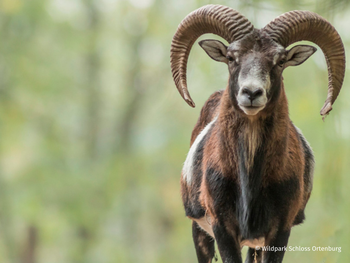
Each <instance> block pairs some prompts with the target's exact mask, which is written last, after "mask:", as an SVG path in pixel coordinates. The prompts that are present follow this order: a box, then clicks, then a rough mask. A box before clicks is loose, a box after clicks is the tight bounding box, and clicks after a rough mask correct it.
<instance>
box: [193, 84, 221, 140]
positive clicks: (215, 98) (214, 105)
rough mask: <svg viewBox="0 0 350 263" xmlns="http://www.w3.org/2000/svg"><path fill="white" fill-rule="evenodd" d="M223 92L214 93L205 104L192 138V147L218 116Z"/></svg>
mask: <svg viewBox="0 0 350 263" xmlns="http://www.w3.org/2000/svg"><path fill="white" fill-rule="evenodd" d="M223 93H224V91H223V90H219V91H216V92H214V93H213V94H212V95H211V96H210V97H209V99H208V100H207V101H206V102H205V103H204V105H203V107H202V109H201V113H200V115H199V118H198V121H197V123H196V125H195V126H194V129H193V131H192V136H191V145H192V143H193V142H194V140H195V139H196V137H197V136H198V134H199V133H200V132H201V131H202V130H203V129H204V128H205V127H206V126H207V125H208V124H209V123H210V122H211V121H212V120H213V119H214V118H215V116H217V114H218V108H219V105H220V101H221V97H222V94H223Z"/></svg>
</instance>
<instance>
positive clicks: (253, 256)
mask: <svg viewBox="0 0 350 263" xmlns="http://www.w3.org/2000/svg"><path fill="white" fill-rule="evenodd" d="M261 255H262V253H261V250H255V249H254V248H249V249H248V253H247V258H246V260H245V263H261Z"/></svg>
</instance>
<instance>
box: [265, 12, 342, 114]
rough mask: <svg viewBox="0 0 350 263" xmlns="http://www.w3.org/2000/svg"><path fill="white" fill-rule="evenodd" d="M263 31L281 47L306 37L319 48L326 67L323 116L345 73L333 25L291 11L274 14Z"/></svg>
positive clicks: (334, 97)
mask: <svg viewBox="0 0 350 263" xmlns="http://www.w3.org/2000/svg"><path fill="white" fill-rule="evenodd" d="M263 30H264V31H265V32H267V33H268V34H269V35H270V37H271V38H272V39H273V40H274V41H276V42H278V43H280V44H281V45H282V46H284V47H287V46H289V45H290V44H293V43H294V42H297V41H301V40H308V41H311V42H313V43H315V44H317V45H318V46H319V47H320V48H321V49H322V51H323V53H324V55H325V57H326V61H327V66H328V94H327V99H326V101H325V103H324V105H323V107H322V109H321V112H320V113H321V115H322V116H323V117H324V116H325V115H327V114H328V113H329V112H330V111H331V110H332V105H333V103H334V101H335V100H336V98H337V96H338V94H339V92H340V89H341V87H342V84H343V80H344V74H345V51H344V46H343V42H342V40H341V38H340V36H339V34H338V32H337V31H336V30H335V28H334V27H333V26H332V25H331V24H330V23H329V22H328V21H327V20H326V19H324V18H323V17H321V16H319V15H318V14H315V13H312V12H309V11H291V12H287V13H285V14H283V15H281V16H279V17H277V18H276V19H275V20H273V21H272V22H270V23H269V24H268V25H266V26H265V27H264V28H263Z"/></svg>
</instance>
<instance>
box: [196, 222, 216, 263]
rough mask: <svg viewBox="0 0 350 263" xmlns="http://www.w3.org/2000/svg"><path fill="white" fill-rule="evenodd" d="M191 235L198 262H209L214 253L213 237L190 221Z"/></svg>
mask: <svg viewBox="0 0 350 263" xmlns="http://www.w3.org/2000/svg"><path fill="white" fill-rule="evenodd" d="M192 237H193V242H194V246H195V248H196V253H197V258H198V262H199V263H211V261H212V259H213V257H214V254H215V247H214V242H215V241H214V239H213V238H212V237H211V236H209V235H208V234H207V233H206V232H205V231H204V230H203V229H201V228H200V227H199V226H198V224H197V223H196V222H195V221H192Z"/></svg>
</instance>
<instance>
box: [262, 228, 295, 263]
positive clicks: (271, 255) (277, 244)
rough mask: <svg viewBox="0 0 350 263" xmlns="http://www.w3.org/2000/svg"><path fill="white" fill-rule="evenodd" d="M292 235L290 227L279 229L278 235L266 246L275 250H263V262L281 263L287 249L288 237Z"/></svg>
mask: <svg viewBox="0 0 350 263" xmlns="http://www.w3.org/2000/svg"><path fill="white" fill-rule="evenodd" d="M289 235H290V229H288V230H282V229H279V230H278V231H277V233H276V235H275V236H274V237H273V238H271V239H270V240H269V241H268V242H267V244H266V246H270V247H273V248H274V250H275V251H264V252H263V263H281V262H282V260H283V256H284V253H285V252H286V250H287V245H288V239H289Z"/></svg>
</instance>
